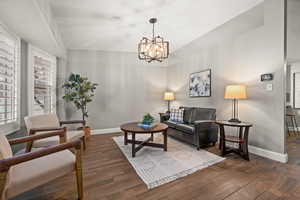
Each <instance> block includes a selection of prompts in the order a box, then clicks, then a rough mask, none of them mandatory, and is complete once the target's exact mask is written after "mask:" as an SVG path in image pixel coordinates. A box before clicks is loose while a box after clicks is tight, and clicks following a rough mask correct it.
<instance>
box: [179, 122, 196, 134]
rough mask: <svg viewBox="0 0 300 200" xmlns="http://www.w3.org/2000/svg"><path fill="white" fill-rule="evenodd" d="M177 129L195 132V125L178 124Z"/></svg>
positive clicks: (190, 132)
mask: <svg viewBox="0 0 300 200" xmlns="http://www.w3.org/2000/svg"><path fill="white" fill-rule="evenodd" d="M176 129H177V130H179V131H182V132H185V133H189V134H191V135H192V134H194V130H195V128H194V126H193V125H188V124H177V125H176Z"/></svg>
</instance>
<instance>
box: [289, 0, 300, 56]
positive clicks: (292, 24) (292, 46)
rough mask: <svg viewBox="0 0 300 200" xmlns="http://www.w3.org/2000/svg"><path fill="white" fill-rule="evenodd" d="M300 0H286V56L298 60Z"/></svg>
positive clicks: (299, 46) (299, 51)
mask: <svg viewBox="0 0 300 200" xmlns="http://www.w3.org/2000/svg"><path fill="white" fill-rule="evenodd" d="M299 19H300V0H287V36H288V37H287V47H288V48H287V50H288V51H287V58H288V61H289V62H299V61H300V20H299Z"/></svg>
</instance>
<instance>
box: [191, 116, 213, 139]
mask: <svg viewBox="0 0 300 200" xmlns="http://www.w3.org/2000/svg"><path fill="white" fill-rule="evenodd" d="M194 126H195V133H196V134H195V136H196V137H198V139H199V142H200V143H201V141H205V142H206V143H211V142H212V143H215V142H217V141H218V132H219V126H218V125H217V124H216V123H215V120H198V121H195V122H194Z"/></svg>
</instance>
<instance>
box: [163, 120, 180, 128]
mask: <svg viewBox="0 0 300 200" xmlns="http://www.w3.org/2000/svg"><path fill="white" fill-rule="evenodd" d="M164 123H165V124H167V125H168V126H169V127H171V128H175V127H176V125H177V124H178V122H173V121H171V120H167V121H164Z"/></svg>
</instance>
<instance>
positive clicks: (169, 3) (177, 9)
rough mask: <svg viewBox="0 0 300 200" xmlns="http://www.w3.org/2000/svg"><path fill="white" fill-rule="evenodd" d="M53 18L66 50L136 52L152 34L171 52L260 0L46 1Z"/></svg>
mask: <svg viewBox="0 0 300 200" xmlns="http://www.w3.org/2000/svg"><path fill="white" fill-rule="evenodd" d="M50 1H51V7H52V12H53V17H54V18H55V21H56V22H57V24H58V27H59V29H60V31H61V34H62V38H63V40H64V43H65V45H66V47H67V48H68V49H97V50H104V51H127V52H136V51H137V43H138V42H139V40H140V39H141V37H143V36H150V35H151V26H150V24H149V23H148V20H149V18H151V17H157V18H158V24H157V25H156V33H157V34H159V35H160V36H162V37H164V38H165V39H166V40H169V41H170V49H171V51H174V50H176V49H178V48H180V47H182V46H184V45H186V44H187V43H189V42H191V41H192V40H194V39H196V38H198V37H199V36H201V35H203V34H205V33H207V32H209V31H211V30H213V29H214V28H216V27H217V26H219V25H221V24H223V23H225V22H227V21H229V20H230V19H232V18H233V17H235V16H237V15H239V14H241V13H243V12H245V11H247V10H248V9H250V8H252V7H254V6H255V5H257V4H259V3H261V2H262V1H263V0H110V1H108V0H50Z"/></svg>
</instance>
